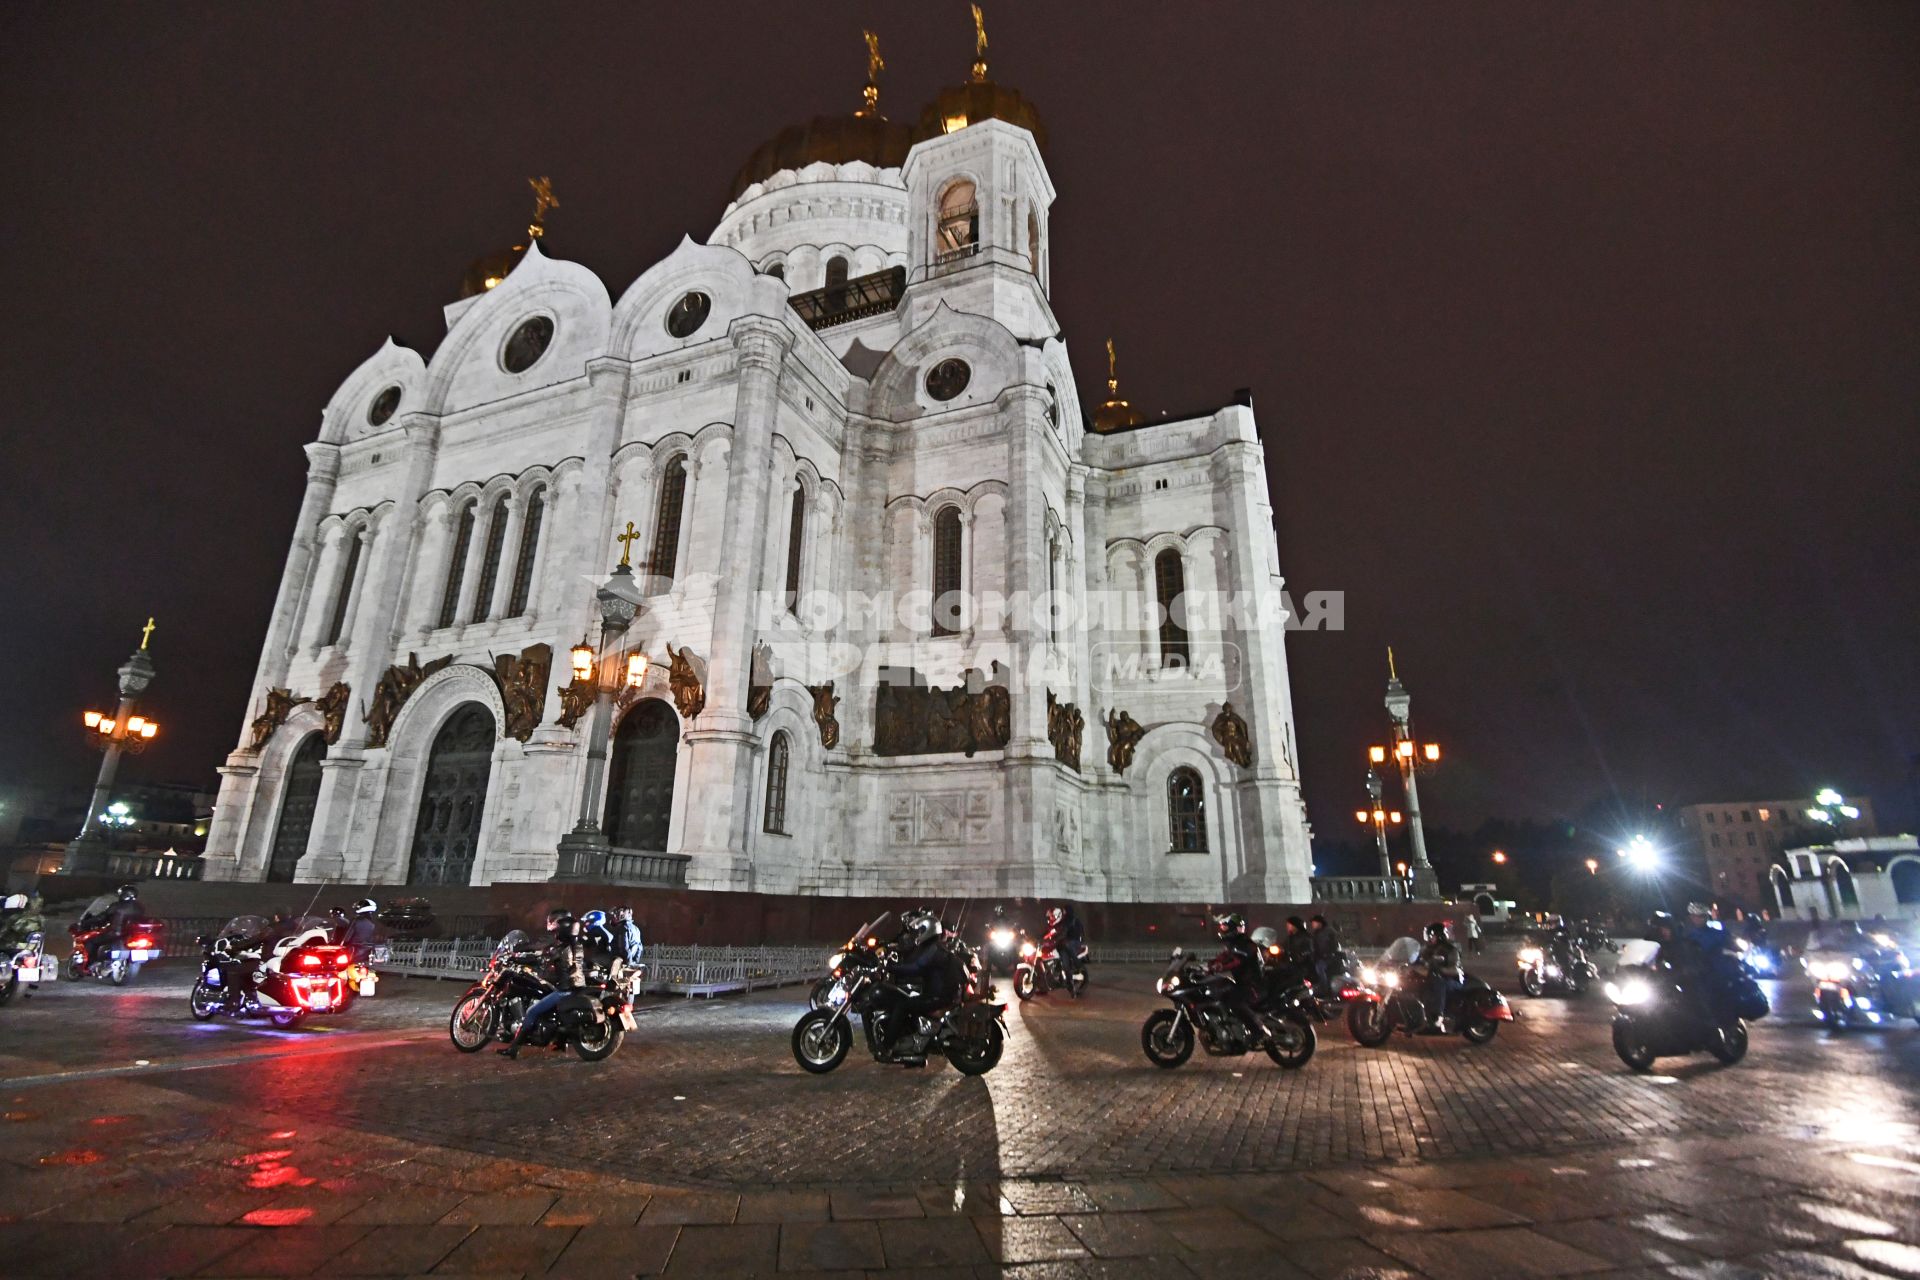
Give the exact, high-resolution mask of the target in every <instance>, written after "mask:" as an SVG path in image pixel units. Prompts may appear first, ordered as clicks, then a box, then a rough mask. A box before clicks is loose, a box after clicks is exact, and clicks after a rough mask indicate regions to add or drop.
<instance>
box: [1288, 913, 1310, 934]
mask: <svg viewBox="0 0 1920 1280" xmlns="http://www.w3.org/2000/svg"><path fill="white" fill-rule="evenodd" d="M1287 928H1289V929H1291V930H1293V932H1295V933H1305V932H1306V931H1307V922H1306V921H1305V920H1302V919H1301V918H1300V917H1299V916H1288V917H1287Z"/></svg>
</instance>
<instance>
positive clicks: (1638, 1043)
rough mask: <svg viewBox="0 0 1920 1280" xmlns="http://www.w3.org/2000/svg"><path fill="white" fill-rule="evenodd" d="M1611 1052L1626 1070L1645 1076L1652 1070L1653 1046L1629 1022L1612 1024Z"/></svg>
mask: <svg viewBox="0 0 1920 1280" xmlns="http://www.w3.org/2000/svg"><path fill="white" fill-rule="evenodd" d="M1613 1051H1614V1052H1615V1053H1617V1054H1619V1055H1620V1061H1622V1062H1624V1063H1626V1064H1627V1066H1628V1068H1629V1069H1631V1070H1634V1071H1638V1072H1640V1073H1641V1074H1643V1075H1644V1074H1645V1073H1646V1072H1649V1071H1651V1070H1653V1058H1654V1054H1653V1046H1652V1045H1650V1044H1648V1043H1647V1038H1646V1036H1645V1035H1644V1034H1642V1033H1641V1032H1640V1030H1639V1029H1638V1028H1637V1027H1635V1026H1634V1025H1633V1024H1632V1023H1631V1022H1616V1023H1614V1024H1613Z"/></svg>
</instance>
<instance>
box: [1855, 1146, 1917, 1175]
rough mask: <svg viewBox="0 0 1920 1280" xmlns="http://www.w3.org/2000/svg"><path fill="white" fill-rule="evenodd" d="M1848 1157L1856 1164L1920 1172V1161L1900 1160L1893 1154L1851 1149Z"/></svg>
mask: <svg viewBox="0 0 1920 1280" xmlns="http://www.w3.org/2000/svg"><path fill="white" fill-rule="evenodd" d="M1847 1159H1849V1160H1851V1161H1853V1162H1854V1163H1855V1164H1870V1165H1872V1166H1874V1167H1875V1168H1876V1169H1900V1170H1903V1171H1904V1172H1907V1173H1920V1162H1916V1161H1913V1160H1900V1159H1897V1158H1895V1157H1893V1156H1883V1155H1880V1154H1878V1153H1877V1152H1873V1151H1849V1152H1847Z"/></svg>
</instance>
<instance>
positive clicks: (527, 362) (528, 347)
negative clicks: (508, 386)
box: [500, 316, 553, 373]
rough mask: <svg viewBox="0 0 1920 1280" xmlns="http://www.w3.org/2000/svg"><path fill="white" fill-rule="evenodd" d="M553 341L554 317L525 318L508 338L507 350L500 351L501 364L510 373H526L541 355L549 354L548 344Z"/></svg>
mask: <svg viewBox="0 0 1920 1280" xmlns="http://www.w3.org/2000/svg"><path fill="white" fill-rule="evenodd" d="M552 341H553V318H552V317H551V316H535V317H533V319H531V320H523V321H521V322H520V327H519V328H518V329H515V330H514V331H513V336H512V337H511V338H508V339H507V345H506V348H505V350H503V351H501V353H500V365H501V367H502V368H504V369H505V370H506V371H507V372H508V373H525V372H526V371H527V370H529V369H531V368H533V366H534V364H535V362H537V361H538V360H539V359H540V357H541V356H543V355H545V354H547V346H548V344H550V343H551V342H552Z"/></svg>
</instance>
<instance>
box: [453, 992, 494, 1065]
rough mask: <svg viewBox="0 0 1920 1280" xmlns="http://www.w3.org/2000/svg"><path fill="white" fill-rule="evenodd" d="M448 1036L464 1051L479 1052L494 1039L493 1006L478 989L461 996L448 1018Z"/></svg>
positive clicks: (484, 993)
mask: <svg viewBox="0 0 1920 1280" xmlns="http://www.w3.org/2000/svg"><path fill="white" fill-rule="evenodd" d="M447 1038H448V1039H449V1040H452V1041H453V1047H454V1048H456V1049H458V1050H459V1051H460V1052H462V1053H478V1052H479V1051H480V1050H482V1049H484V1048H486V1047H487V1044H488V1042H489V1041H491V1040H492V1039H493V1008H492V1006H490V1005H489V1004H488V1003H487V993H486V992H484V991H481V990H478V989H475V990H472V991H469V992H467V994H466V995H464V996H461V997H460V1003H458V1004H456V1005H454V1006H453V1015H452V1016H451V1017H449V1018H448V1019H447Z"/></svg>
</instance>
